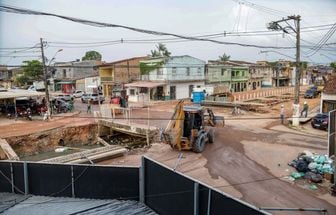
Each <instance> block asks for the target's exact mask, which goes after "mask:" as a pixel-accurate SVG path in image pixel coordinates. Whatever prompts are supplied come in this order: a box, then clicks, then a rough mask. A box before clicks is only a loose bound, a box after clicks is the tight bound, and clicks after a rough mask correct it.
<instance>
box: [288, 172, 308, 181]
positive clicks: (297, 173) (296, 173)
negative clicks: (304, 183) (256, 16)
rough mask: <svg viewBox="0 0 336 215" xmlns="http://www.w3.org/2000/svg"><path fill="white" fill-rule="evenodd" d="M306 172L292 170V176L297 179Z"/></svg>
mask: <svg viewBox="0 0 336 215" xmlns="http://www.w3.org/2000/svg"><path fill="white" fill-rule="evenodd" d="M304 175H305V174H304V173H302V172H292V174H291V176H292V177H293V178H295V179H298V178H301V177H302V176H304Z"/></svg>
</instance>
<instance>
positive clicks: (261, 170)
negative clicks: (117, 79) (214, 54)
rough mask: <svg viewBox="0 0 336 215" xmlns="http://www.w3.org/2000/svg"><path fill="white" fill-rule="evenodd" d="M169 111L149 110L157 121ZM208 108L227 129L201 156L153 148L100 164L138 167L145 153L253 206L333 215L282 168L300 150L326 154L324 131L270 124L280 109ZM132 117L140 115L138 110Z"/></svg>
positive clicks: (326, 200)
mask: <svg viewBox="0 0 336 215" xmlns="http://www.w3.org/2000/svg"><path fill="white" fill-rule="evenodd" d="M301 101H302V103H303V101H304V100H301ZM307 102H308V104H309V106H310V107H315V106H318V105H319V99H312V100H307ZM290 107H291V102H287V103H285V108H286V113H287V114H288V116H290V114H291V108H290ZM169 108H171V106H161V107H155V108H154V107H152V108H151V110H152V111H155V112H153V114H154V115H157V114H160V112H162V115H161V116H162V117H165V116H166V115H169V113H170V114H171V112H172V111H169ZM167 109H168V110H167ZM213 109H214V112H215V113H216V114H218V115H224V116H225V117H226V126H225V127H224V128H218V129H217V131H216V141H215V143H213V144H208V145H207V146H206V149H205V151H204V152H203V153H200V154H196V153H193V152H186V151H184V152H178V151H173V150H172V149H171V148H170V147H169V146H168V145H166V144H163V143H161V144H160V143H157V144H154V145H153V146H152V147H151V148H150V149H148V150H145V151H139V152H130V153H129V154H128V155H127V156H124V157H121V158H117V159H114V160H110V161H104V162H102V163H101V164H106V165H134V166H138V165H140V157H141V156H142V155H144V154H145V155H147V156H149V157H151V158H154V159H155V160H158V161H160V162H162V163H164V164H166V165H168V166H169V167H171V168H175V167H176V170H177V171H179V172H182V173H184V174H187V175H189V176H191V177H193V178H195V179H197V180H200V181H202V182H204V183H207V184H210V185H212V186H214V187H217V188H218V189H220V190H223V191H224V192H226V193H228V194H230V195H232V196H235V197H237V198H241V199H243V200H245V201H247V202H249V203H251V204H253V205H256V206H257V207H289V208H291V207H294V208H327V210H328V214H336V198H335V197H332V196H330V194H328V193H327V192H326V189H325V187H322V186H319V185H318V188H319V189H318V190H316V191H311V190H309V189H308V188H307V185H302V184H300V183H293V182H290V181H288V180H287V179H286V176H289V175H290V174H291V173H292V172H293V171H294V169H293V168H292V167H290V166H288V165H287V163H288V162H290V161H291V160H293V159H294V158H295V157H296V156H297V155H298V153H300V152H303V151H304V150H308V151H311V152H315V153H322V154H326V153H327V134H326V132H325V131H322V130H316V129H312V128H311V126H310V124H309V123H308V124H307V125H303V126H300V127H299V128H295V129H294V128H290V127H289V126H285V125H281V124H280V120H278V119H270V118H271V117H278V115H279V109H280V104H279V105H277V106H274V107H273V108H272V109H271V111H270V113H268V114H257V113H245V114H244V115H240V116H235V117H233V116H231V115H230V114H229V113H230V111H231V110H229V109H225V108H218V107H216V108H213ZM170 110H171V109H170ZM137 115H138V116H141V111H139V113H137ZM153 123H157V122H153ZM162 124H164V123H163V122H162ZM179 153H183V158H182V159H181V161H180V163H178V164H177V163H176V162H177V158H178V155H179ZM274 214H286V212H285V213H284V212H278V213H274ZM291 214H301V213H300V212H297V213H293V212H291ZM302 214H316V213H308V212H304V213H303V212H302Z"/></svg>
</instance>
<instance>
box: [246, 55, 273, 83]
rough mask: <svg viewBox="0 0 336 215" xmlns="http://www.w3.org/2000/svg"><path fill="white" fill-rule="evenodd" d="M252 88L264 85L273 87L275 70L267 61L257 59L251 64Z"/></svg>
mask: <svg viewBox="0 0 336 215" xmlns="http://www.w3.org/2000/svg"><path fill="white" fill-rule="evenodd" d="M249 72H250V81H249V87H250V89H259V88H262V87H272V75H273V70H272V67H271V65H269V63H268V62H267V61H257V62H256V63H255V64H251V65H250V66H249Z"/></svg>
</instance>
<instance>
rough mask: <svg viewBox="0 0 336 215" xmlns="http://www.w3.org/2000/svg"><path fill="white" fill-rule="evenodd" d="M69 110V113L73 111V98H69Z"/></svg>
mask: <svg viewBox="0 0 336 215" xmlns="http://www.w3.org/2000/svg"><path fill="white" fill-rule="evenodd" d="M69 109H70V112H72V111H73V110H74V98H73V97H71V100H70V102H69Z"/></svg>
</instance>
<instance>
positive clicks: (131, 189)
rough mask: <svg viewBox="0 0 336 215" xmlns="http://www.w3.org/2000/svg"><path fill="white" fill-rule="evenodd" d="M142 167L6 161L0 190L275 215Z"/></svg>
mask: <svg viewBox="0 0 336 215" xmlns="http://www.w3.org/2000/svg"><path fill="white" fill-rule="evenodd" d="M141 163H142V164H141V166H140V167H115V166H99V165H93V164H44V163H43V164H42V163H36V162H22V161H1V162H0V192H9V193H19V194H25V195H29V194H32V195H42V196H55V197H76V198H91V199H127V200H136V201H140V202H142V203H145V204H146V205H147V206H149V207H150V208H151V209H152V210H154V211H155V212H157V213H158V214H163V215H165V214H207V215H208V214H250V215H254V214H269V213H267V212H266V211H263V210H260V209H259V208H256V207H254V206H252V205H250V204H248V203H246V202H243V201H241V200H239V199H236V198H234V197H231V196H229V195H227V194H225V193H223V192H221V191H220V190H217V189H215V188H212V187H209V186H207V185H205V184H203V183H201V182H198V181H196V180H194V179H192V178H190V177H188V176H186V175H184V174H181V173H178V172H177V171H175V170H174V169H171V168H169V167H166V166H164V165H162V164H159V163H157V162H156V161H154V160H152V159H150V158H147V157H143V158H142V162H141Z"/></svg>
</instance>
